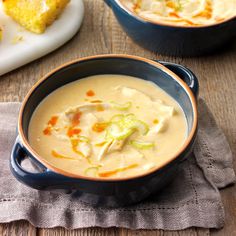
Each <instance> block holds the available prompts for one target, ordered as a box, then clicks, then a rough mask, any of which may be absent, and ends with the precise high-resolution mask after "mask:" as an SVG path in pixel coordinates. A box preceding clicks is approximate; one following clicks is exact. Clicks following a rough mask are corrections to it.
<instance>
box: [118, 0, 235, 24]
mask: <svg viewBox="0 0 236 236" xmlns="http://www.w3.org/2000/svg"><path fill="white" fill-rule="evenodd" d="M120 2H121V3H122V4H123V5H124V6H126V7H127V8H128V9H129V10H131V11H132V12H134V13H136V14H137V15H139V16H140V17H142V18H145V19H147V20H152V21H156V22H157V23H158V22H159V23H162V22H163V23H165V24H170V25H180V26H203V25H210V24H214V23H220V22H222V21H225V20H227V19H229V18H231V17H234V16H236V0H120Z"/></svg>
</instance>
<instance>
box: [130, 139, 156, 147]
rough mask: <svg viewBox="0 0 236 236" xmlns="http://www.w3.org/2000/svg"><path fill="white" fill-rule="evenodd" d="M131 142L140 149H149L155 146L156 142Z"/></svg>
mask: <svg viewBox="0 0 236 236" xmlns="http://www.w3.org/2000/svg"><path fill="white" fill-rule="evenodd" d="M130 144H131V145H132V146H133V147H135V148H138V149H149V148H153V147H154V143H150V142H142V141H137V140H131V141H130Z"/></svg>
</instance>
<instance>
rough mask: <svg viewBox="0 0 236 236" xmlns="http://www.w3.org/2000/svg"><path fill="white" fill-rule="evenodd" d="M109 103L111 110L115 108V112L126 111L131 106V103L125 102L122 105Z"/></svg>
mask: <svg viewBox="0 0 236 236" xmlns="http://www.w3.org/2000/svg"><path fill="white" fill-rule="evenodd" d="M110 103H111V105H112V107H113V108H115V109H117V110H121V111H125V110H128V109H129V108H130V107H131V106H132V103H131V102H126V103H124V104H120V103H117V102H113V101H111V102H110Z"/></svg>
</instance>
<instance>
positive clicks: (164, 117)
mask: <svg viewBox="0 0 236 236" xmlns="http://www.w3.org/2000/svg"><path fill="white" fill-rule="evenodd" d="M28 137H29V143H30V145H31V146H32V148H33V149H34V150H35V151H36V152H37V153H38V154H39V155H40V156H41V157H42V158H44V159H45V160H46V161H47V162H49V163H50V164H52V165H53V166H55V167H57V168H60V169H62V170H64V171H67V172H69V173H73V174H77V175H81V176H93V177H100V178H119V177H129V176H135V175H139V174H143V173H145V172H147V171H149V170H151V169H153V168H156V167H158V166H160V165H162V164H163V163H164V162H166V160H168V159H171V158H172V157H173V155H175V154H176V153H177V152H178V150H180V148H181V146H182V145H183V143H184V142H185V140H186V137H187V122H186V118H185V115H184V112H183V111H182V109H181V107H180V106H179V104H178V103H177V102H176V101H175V100H174V99H173V98H172V97H171V96H169V95H168V94H167V93H166V92H165V91H163V90H162V89H161V88H159V87H158V86H156V85H155V84H154V83H152V82H149V81H145V80H142V79H138V78H135V77H130V76H124V75H96V76H91V77H87V78H84V79H80V80H77V81H75V82H72V83H69V84H66V85H64V86H63V87H60V88H58V89H57V90H55V91H54V92H52V93H51V94H49V95H48V96H47V97H46V98H45V99H44V100H43V101H42V102H41V103H40V104H39V105H38V107H37V108H36V110H35V111H34V113H33V115H32V118H31V121H30V124H29V133H28Z"/></svg>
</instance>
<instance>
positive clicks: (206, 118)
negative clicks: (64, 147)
mask: <svg viewBox="0 0 236 236" xmlns="http://www.w3.org/2000/svg"><path fill="white" fill-rule="evenodd" d="M19 106H20V104H19V103H5V104H4V103H2V104H0V163H1V169H0V222H2V223H5V222H10V221H14V220H20V219H25V220H28V221H30V222H31V223H32V224H33V225H34V226H36V227H43V228H52V227H56V226H62V227H66V228H68V229H75V228H83V227H92V226H100V227H111V226H116V227H126V228H131V229H164V230H180V229H185V228H188V227H191V226H197V227H205V228H221V227H223V225H224V209H223V205H222V202H221V198H220V193H219V190H218V189H219V188H223V187H226V186H227V185H229V184H232V183H233V182H234V181H235V174H234V170H233V164H232V159H233V158H232V154H231V151H230V148H229V145H228V143H227V141H226V138H225V136H224V135H223V133H222V132H221V131H220V129H219V128H218V127H217V125H216V123H215V121H214V118H213V117H212V114H211V113H210V111H209V110H208V108H207V106H206V105H205V103H204V102H203V101H202V100H200V101H199V115H200V117H199V133H198V138H197V141H196V145H195V149H194V154H192V157H191V158H188V160H187V161H185V162H183V163H182V164H181V169H180V171H179V172H178V175H177V177H176V178H175V179H174V181H173V182H172V183H171V184H170V185H169V186H167V187H166V188H165V189H163V191H161V192H160V193H158V194H155V195H153V196H151V197H150V198H149V199H147V200H145V201H143V202H142V203H140V204H138V205H135V206H131V207H125V208H117V209H108V208H94V207H91V206H89V205H87V204H85V203H82V202H80V201H79V200H78V199H75V198H73V196H72V195H69V194H68V195H67V194H60V193H55V192H54V193H52V192H51V193H50V192H43V191H37V190H34V189H30V188H28V187H26V186H24V185H23V184H21V183H19V182H18V181H17V180H16V179H15V178H14V177H13V176H12V174H11V173H10V171H9V156H10V151H11V148H12V145H13V142H14V139H15V138H16V124H17V114H18V110H19Z"/></svg>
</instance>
